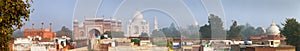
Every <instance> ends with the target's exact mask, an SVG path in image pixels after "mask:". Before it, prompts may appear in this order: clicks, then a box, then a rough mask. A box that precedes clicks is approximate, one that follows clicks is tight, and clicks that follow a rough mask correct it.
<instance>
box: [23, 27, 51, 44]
mask: <svg viewBox="0 0 300 51" xmlns="http://www.w3.org/2000/svg"><path fill="white" fill-rule="evenodd" d="M55 36H56V33H55V32H52V23H51V22H50V28H49V29H47V28H44V22H42V28H34V23H32V28H31V29H29V28H25V30H24V37H25V38H33V37H41V38H42V40H43V39H48V40H45V41H50V39H52V38H55Z"/></svg>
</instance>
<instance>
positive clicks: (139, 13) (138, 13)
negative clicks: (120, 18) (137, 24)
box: [133, 11, 144, 20]
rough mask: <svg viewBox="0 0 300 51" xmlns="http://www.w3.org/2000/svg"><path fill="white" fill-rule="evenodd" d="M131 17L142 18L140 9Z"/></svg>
mask: <svg viewBox="0 0 300 51" xmlns="http://www.w3.org/2000/svg"><path fill="white" fill-rule="evenodd" d="M133 17H134V20H144V17H143V14H142V13H141V12H140V11H136V13H135V14H134V16H133Z"/></svg>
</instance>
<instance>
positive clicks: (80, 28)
mask: <svg viewBox="0 0 300 51" xmlns="http://www.w3.org/2000/svg"><path fill="white" fill-rule="evenodd" d="M73 31H74V38H75V39H82V38H87V37H90V38H95V37H97V36H99V35H101V34H103V33H104V32H106V31H116V32H122V21H121V20H117V19H104V18H85V19H84V21H83V22H82V23H80V24H79V22H78V20H74V21H73Z"/></svg>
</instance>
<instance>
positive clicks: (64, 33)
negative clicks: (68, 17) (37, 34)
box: [56, 26, 72, 37]
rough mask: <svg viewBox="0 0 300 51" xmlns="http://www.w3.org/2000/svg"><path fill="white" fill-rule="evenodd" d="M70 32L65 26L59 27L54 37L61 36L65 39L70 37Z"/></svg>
mask: <svg viewBox="0 0 300 51" xmlns="http://www.w3.org/2000/svg"><path fill="white" fill-rule="evenodd" d="M71 34H72V31H71V30H70V29H69V28H67V27H66V26H63V27H61V30H60V31H57V32H56V37H61V36H67V37H72V35H71Z"/></svg>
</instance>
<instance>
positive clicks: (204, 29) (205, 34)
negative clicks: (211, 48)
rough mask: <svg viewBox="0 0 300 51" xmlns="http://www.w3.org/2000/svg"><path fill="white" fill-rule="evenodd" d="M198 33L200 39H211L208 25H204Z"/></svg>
mask: <svg viewBox="0 0 300 51" xmlns="http://www.w3.org/2000/svg"><path fill="white" fill-rule="evenodd" d="M199 32H200V33H201V36H202V38H204V39H210V38H211V29H210V25H209V24H205V25H204V26H201V27H200V29H199Z"/></svg>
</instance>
